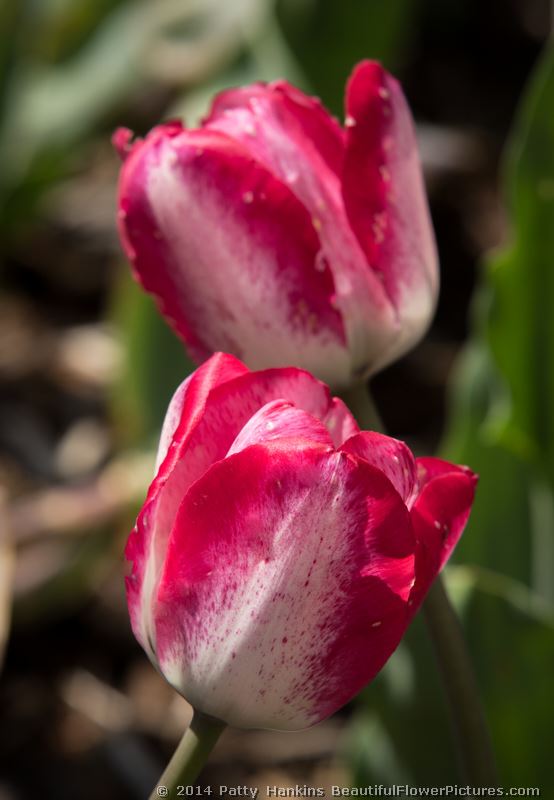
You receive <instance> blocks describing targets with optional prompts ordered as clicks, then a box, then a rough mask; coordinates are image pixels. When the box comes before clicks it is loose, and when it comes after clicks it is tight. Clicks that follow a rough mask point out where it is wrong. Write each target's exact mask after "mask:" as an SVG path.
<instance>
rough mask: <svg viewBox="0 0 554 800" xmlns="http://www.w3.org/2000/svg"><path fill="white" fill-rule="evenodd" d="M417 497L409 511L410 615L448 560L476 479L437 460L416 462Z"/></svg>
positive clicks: (470, 503) (460, 529) (467, 470)
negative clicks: (413, 546)
mask: <svg viewBox="0 0 554 800" xmlns="http://www.w3.org/2000/svg"><path fill="white" fill-rule="evenodd" d="M417 466H418V473H419V494H418V496H417V498H416V500H415V503H414V505H413V508H412V511H411V517H412V523H413V526H414V532H415V535H416V539H417V551H416V583H415V585H414V588H413V590H412V595H411V597H410V604H411V606H412V612H415V611H416V610H417V608H418V606H419V605H420V603H421V601H422V600H423V597H424V596H425V593H426V592H427V590H428V589H429V587H430V586H431V584H432V582H433V580H434V579H435V577H436V576H437V574H438V573H439V572H440V570H441V569H442V567H443V566H444V564H445V563H446V561H447V560H448V559H449V558H450V555H451V553H452V550H453V549H454V547H455V545H456V543H457V541H458V539H459V538H460V536H461V535H462V533H463V530H464V528H465V526H466V523H467V520H468V517H469V513H470V511H471V506H472V504H473V498H474V496H475V488H476V485H477V476H476V475H475V474H474V473H473V472H471V470H470V469H468V468H467V467H458V466H456V465H455V464H449V463H448V462H447V461H441V460H440V459H438V458H419V459H417Z"/></svg>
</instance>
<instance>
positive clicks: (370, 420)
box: [340, 383, 385, 433]
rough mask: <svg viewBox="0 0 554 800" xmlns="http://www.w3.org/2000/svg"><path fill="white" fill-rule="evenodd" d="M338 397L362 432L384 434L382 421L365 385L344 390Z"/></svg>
mask: <svg viewBox="0 0 554 800" xmlns="http://www.w3.org/2000/svg"><path fill="white" fill-rule="evenodd" d="M340 396H341V398H342V400H343V401H344V402H345V403H346V405H347V406H348V408H349V409H350V411H351V412H352V414H353V415H354V418H355V419H356V421H357V423H358V425H359V426H360V428H361V429H362V430H363V431H381V432H382V433H384V432H385V426H384V425H383V420H382V419H381V417H380V416H379V412H378V411H377V408H376V406H375V403H374V402H373V398H372V397H371V394H370V392H369V391H368V389H367V386H366V384H365V383H358V384H356V385H355V386H351V387H350V388H349V389H345V390H344V391H343V392H341V395H340Z"/></svg>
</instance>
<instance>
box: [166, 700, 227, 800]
mask: <svg viewBox="0 0 554 800" xmlns="http://www.w3.org/2000/svg"><path fill="white" fill-rule="evenodd" d="M224 728H225V723H224V722H220V720H218V719H214V718H213V717H209V716H207V715H206V714H202V713H201V712H199V711H195V712H194V716H193V718H192V722H191V724H190V727H189V728H188V730H187V731H185V735H184V736H183V738H182V739H181V741H180V742H179V745H178V747H177V749H176V750H175V752H174V753H173V756H172V757H171V761H170V762H169V764H168V765H167V767H166V768H165V770H164V772H163V775H162V776H161V778H160V780H159V781H158V783H157V785H156V786H155V787H154V789H153V791H152V794H151V795H150V800H158V798H160V797H168V798H173V797H178V794H177V791H178V789H177V787H178V786H190V785H191V784H193V783H194V781H195V780H196V778H197V777H198V775H199V773H200V771H201V769H202V767H203V766H204V764H205V763H206V760H207V758H208V756H209V755H210V753H211V752H212V750H213V747H214V745H215V743H216V742H217V740H218V739H219V737H220V736H221V734H222V732H223V730H224ZM160 787H164V789H165V790H167V794H165V793H164V794H160V791H159V789H160Z"/></svg>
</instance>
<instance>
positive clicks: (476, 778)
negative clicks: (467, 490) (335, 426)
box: [342, 385, 498, 786]
mask: <svg viewBox="0 0 554 800" xmlns="http://www.w3.org/2000/svg"><path fill="white" fill-rule="evenodd" d="M342 398H343V400H344V402H345V403H346V404H347V405H348V407H349V408H350V410H351V411H352V413H353V414H354V416H355V417H356V419H357V421H358V423H359V424H360V427H361V428H362V430H374V431H381V432H383V433H384V426H383V424H382V422H381V420H380V417H379V414H378V412H377V410H376V408H375V406H374V404H373V401H372V399H371V396H370V393H369V391H368V389H367V387H366V386H364V385H359V386H355V387H354V388H352V389H349V390H348V391H347V392H344V394H343V395H342ZM423 611H424V615H425V621H426V623H427V628H428V631H429V634H430V636H431V639H432V641H433V646H434V650H435V656H436V659H437V662H438V664H439V667H440V671H441V674H442V681H443V685H444V689H445V693H446V695H447V699H448V705H449V708H450V717H451V722H452V728H453V730H454V734H455V738H456V741H457V744H458V751H459V754H460V760H461V763H462V768H463V772H464V775H465V778H466V779H467V781H468V782H469V783H470V784H471V785H473V786H497V785H498V779H497V774H496V767H495V760H494V753H493V749H492V744H491V739H490V735H489V731H488V728H487V722H486V719H485V715H484V712H483V707H482V705H481V700H480V698H479V689H478V687H477V681H476V678H475V673H474V670H473V665H472V663H471V659H470V657H469V653H468V651H467V647H466V643H465V640H464V634H463V630H462V626H461V624H460V621H459V619H458V617H457V615H456V612H455V611H454V608H453V607H452V604H451V602H450V599H449V597H448V595H447V593H446V591H445V588H444V584H443V582H442V578H441V577H440V575H439V576H437V578H436V579H435V582H434V584H433V586H432V587H431V589H430V591H429V593H428V595H427V597H426V599H425V602H424V603H423Z"/></svg>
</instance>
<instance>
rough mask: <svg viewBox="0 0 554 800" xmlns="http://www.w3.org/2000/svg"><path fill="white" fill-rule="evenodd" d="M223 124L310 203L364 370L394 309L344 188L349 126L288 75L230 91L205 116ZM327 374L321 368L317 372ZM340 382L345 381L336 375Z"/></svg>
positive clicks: (358, 367)
mask: <svg viewBox="0 0 554 800" xmlns="http://www.w3.org/2000/svg"><path fill="white" fill-rule="evenodd" d="M206 125H207V127H209V128H210V129H216V130H220V131H224V132H225V133H226V134H227V135H229V136H231V137H232V138H233V139H235V140H237V141H240V142H241V143H242V144H243V145H244V146H245V147H247V148H248V150H249V152H250V153H252V155H253V156H254V157H255V158H256V159H257V160H259V161H260V162H261V163H263V164H264V165H265V166H266V167H267V168H268V169H269V170H271V172H272V173H273V174H274V175H276V176H277V177H279V178H280V180H281V181H283V182H284V183H286V184H287V186H289V188H290V189H291V191H292V192H293V193H294V195H295V196H296V197H297V198H298V199H299V200H300V201H301V203H302V204H303V205H304V206H305V207H306V208H307V209H308V211H309V213H310V215H311V218H312V224H313V226H314V228H315V230H316V231H317V232H318V235H319V239H320V242H321V250H320V252H319V255H318V261H317V268H318V269H321V270H322V271H324V270H326V269H327V268H328V267H330V269H331V271H332V273H333V277H334V282H335V293H336V296H335V298H334V302H335V305H336V307H337V308H339V309H340V311H341V314H342V317H343V320H344V324H345V326H346V333H347V339H348V345H349V350H350V354H351V367H350V373H349V378H348V380H349V381H350V379H351V376H352V375H358V374H365V373H367V372H368V370H369V368H370V367H371V365H372V363H373V362H374V361H376V360H377V359H378V357H379V356H380V353H381V351H382V350H383V347H384V346H385V345H387V346H388V345H389V344H390V339H391V336H392V337H395V336H396V335H397V331H396V325H395V312H394V309H393V307H392V306H391V304H390V301H389V299H388V297H387V295H386V292H385V291H384V288H383V285H382V283H381V281H380V279H379V276H378V275H377V274H376V273H375V272H373V271H372V270H371V269H370V267H369V265H368V262H367V259H366V256H365V254H364V252H363V250H362V248H361V247H360V244H359V242H358V240H357V238H356V236H355V235H354V233H353V231H352V229H351V227H350V224H349V221H348V219H347V216H346V212H345V209H344V203H343V199H342V193H341V174H342V161H343V154H344V145H343V140H344V134H343V132H342V131H341V130H340V128H339V127H338V125H337V123H336V121H335V120H334V119H333V118H332V117H331V116H330V115H329V114H328V113H327V112H326V111H325V110H324V109H323V108H322V107H321V105H320V104H319V102H318V101H316V100H314V98H310V97H306V95H304V94H302V92H300V91H298V90H297V89H293V88H292V87H291V86H290V85H288V84H286V83H285V82H283V81H280V82H278V83H273V84H269V85H267V86H266V85H262V84H255V85H254V86H249V87H246V88H244V89H235V90H231V91H229V92H224V93H223V94H222V95H219V97H218V98H216V100H215V102H214V105H213V108H212V112H211V114H210V116H209V117H208V119H207V120H206ZM318 376H319V377H321V374H320V373H318ZM333 383H334V385H338V384H339V383H340V381H339V380H338V379H337V378H334V381H333Z"/></svg>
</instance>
